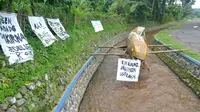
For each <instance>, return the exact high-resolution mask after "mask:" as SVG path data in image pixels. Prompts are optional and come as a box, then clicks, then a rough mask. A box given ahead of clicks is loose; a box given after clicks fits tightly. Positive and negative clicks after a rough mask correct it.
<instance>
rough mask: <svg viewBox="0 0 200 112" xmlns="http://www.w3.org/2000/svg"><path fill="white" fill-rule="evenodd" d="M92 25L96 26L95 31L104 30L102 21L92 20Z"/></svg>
mask: <svg viewBox="0 0 200 112" xmlns="http://www.w3.org/2000/svg"><path fill="white" fill-rule="evenodd" d="M91 23H92V26H93V27H94V31H95V32H99V31H102V30H103V26H102V24H101V21H91Z"/></svg>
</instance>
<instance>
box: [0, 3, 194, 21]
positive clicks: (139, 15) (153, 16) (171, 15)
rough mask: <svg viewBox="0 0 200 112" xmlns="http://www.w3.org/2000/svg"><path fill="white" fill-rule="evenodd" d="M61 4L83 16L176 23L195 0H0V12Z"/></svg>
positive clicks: (189, 11)
mask: <svg viewBox="0 0 200 112" xmlns="http://www.w3.org/2000/svg"><path fill="white" fill-rule="evenodd" d="M37 3H42V4H44V5H47V4H49V5H53V6H57V5H62V6H63V5H64V6H65V7H66V8H67V10H68V11H69V12H70V11H71V9H72V8H73V9H76V10H79V11H82V12H84V13H90V12H97V13H104V14H117V15H121V16H124V17H126V18H127V21H128V22H134V21H137V22H138V21H139V22H143V21H147V20H150V21H158V22H161V23H162V22H167V21H173V20H180V19H181V18H184V17H187V16H188V15H190V14H191V13H192V11H193V10H192V7H191V6H192V5H193V4H194V3H195V0H1V1H0V10H7V11H9V12H11V11H14V12H18V11H19V10H23V9H28V11H27V12H32V14H33V15H35V12H36V10H37V7H35V6H34V4H37Z"/></svg>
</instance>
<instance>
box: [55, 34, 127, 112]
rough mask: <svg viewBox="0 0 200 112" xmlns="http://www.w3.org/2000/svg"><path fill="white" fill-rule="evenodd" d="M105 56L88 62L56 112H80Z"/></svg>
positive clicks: (91, 58) (120, 39) (111, 43)
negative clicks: (89, 86)
mask: <svg viewBox="0 0 200 112" xmlns="http://www.w3.org/2000/svg"><path fill="white" fill-rule="evenodd" d="M127 35H128V32H125V33H123V34H121V35H118V36H116V37H114V38H113V39H111V40H110V41H108V42H107V43H106V44H105V46H113V45H115V44H117V43H118V42H120V41H122V40H123V39H124V38H125V37H127ZM108 51H109V49H108V48H106V49H99V50H98V51H97V52H96V53H98V52H104V53H106V52H108ZM103 59H104V56H92V57H90V59H89V60H88V62H87V63H86V64H85V65H84V66H83V67H82V69H81V70H80V71H79V72H78V74H77V75H76V76H75V77H74V79H73V80H72V82H71V83H70V85H69V86H68V88H67V89H66V91H65V92H64V95H63V97H62V98H61V100H60V102H59V104H58V106H57V107H56V108H55V109H54V111H55V112H60V111H61V112H78V109H79V105H80V103H81V101H82V98H83V96H84V93H85V91H86V89H87V86H88V84H89V82H90V80H91V79H92V77H93V74H94V72H95V71H96V70H97V68H98V67H99V65H100V64H101V62H102V61H103Z"/></svg>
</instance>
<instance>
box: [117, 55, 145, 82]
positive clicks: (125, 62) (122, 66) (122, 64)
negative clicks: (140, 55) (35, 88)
mask: <svg viewBox="0 0 200 112" xmlns="http://www.w3.org/2000/svg"><path fill="white" fill-rule="evenodd" d="M140 65H141V61H140V60H138V59H137V60H135V59H123V58H119V59H118V69H117V80H119V81H131V82H137V81H138V78H139V73H140Z"/></svg>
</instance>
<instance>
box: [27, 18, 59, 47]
mask: <svg viewBox="0 0 200 112" xmlns="http://www.w3.org/2000/svg"><path fill="white" fill-rule="evenodd" d="M28 20H29V23H30V25H31V28H32V30H33V32H34V33H35V34H36V35H37V37H38V38H39V39H40V40H41V41H42V43H43V45H44V46H45V47H47V46H50V45H51V44H52V43H53V42H54V41H55V40H56V38H55V37H54V36H53V34H52V33H51V32H50V30H49V28H48V27H47V25H46V23H45V20H44V18H43V17H35V16H29V17H28Z"/></svg>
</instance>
